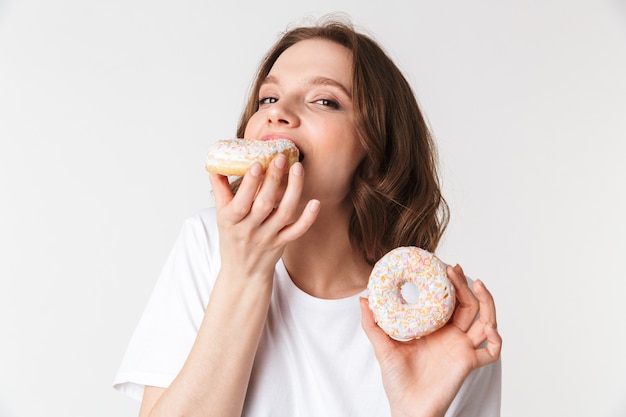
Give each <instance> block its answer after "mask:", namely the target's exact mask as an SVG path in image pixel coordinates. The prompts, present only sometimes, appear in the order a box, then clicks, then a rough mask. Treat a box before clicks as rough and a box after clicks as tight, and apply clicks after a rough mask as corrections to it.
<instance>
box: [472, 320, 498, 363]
mask: <svg viewBox="0 0 626 417" xmlns="http://www.w3.org/2000/svg"><path fill="white" fill-rule="evenodd" d="M484 335H485V338H486V340H487V345H486V346H485V347H483V348H481V349H478V350H476V367H477V368H479V367H481V366H485V365H489V364H490V363H493V362H495V361H497V360H498V359H499V358H500V353H501V351H502V337H500V334H499V333H498V331H497V330H496V328H495V327H491V326H485V327H484Z"/></svg>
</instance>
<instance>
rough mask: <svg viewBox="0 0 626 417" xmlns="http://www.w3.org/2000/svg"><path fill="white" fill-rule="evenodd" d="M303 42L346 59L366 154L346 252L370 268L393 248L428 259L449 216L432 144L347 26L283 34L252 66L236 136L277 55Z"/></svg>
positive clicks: (374, 55) (410, 106)
mask: <svg viewBox="0 0 626 417" xmlns="http://www.w3.org/2000/svg"><path fill="white" fill-rule="evenodd" d="M307 39H326V40H330V41H333V42H336V43H338V44H340V45H343V46H344V47H346V48H348V49H349V50H350V51H351V52H352V61H353V68H352V89H353V97H352V100H353V105H354V109H355V124H356V132H357V136H358V139H359V140H360V142H361V144H362V146H363V147H364V148H365V150H366V156H365V158H364V159H363V161H362V162H361V163H360V165H359V166H358V167H357V170H356V172H355V174H354V178H353V186H352V191H351V194H350V198H351V200H352V204H353V206H354V212H353V214H352V217H351V220H350V226H349V235H350V240H351V242H352V244H353V246H355V247H356V248H358V250H360V251H361V253H362V254H363V255H364V257H365V259H366V260H367V262H369V263H370V264H374V263H375V262H376V261H377V260H378V259H379V258H380V257H382V256H383V255H384V254H385V253H387V252H388V251H390V250H391V249H393V248H395V247H399V246H418V247H421V248H423V249H425V250H428V251H431V252H434V250H435V249H436V247H437V245H438V243H439V240H440V239H441V236H442V235H443V232H444V230H445V228H446V226H447V224H448V220H449V210H448V206H447V204H446V202H445V200H444V198H443V196H442V194H441V188H440V184H439V178H438V173H437V155H436V149H435V145H434V143H433V139H432V137H431V134H430V131H429V129H428V126H427V124H426V122H425V120H424V117H423V115H422V112H421V111H420V109H419V106H418V104H417V100H416V98H415V94H414V93H413V90H412V89H411V86H410V85H409V83H408V82H407V81H406V79H405V77H404V76H403V75H402V73H401V71H400V70H399V69H398V67H397V66H396V65H395V64H394V63H393V62H392V60H391V59H390V58H389V57H388V55H387V54H386V53H385V51H384V50H383V49H382V48H381V47H380V46H379V45H378V44H377V43H376V41H374V40H373V39H372V38H370V37H368V36H367V35H364V34H361V33H358V32H357V31H356V30H355V29H354V28H353V27H352V25H350V24H348V23H345V22H339V21H328V22H323V23H320V24H318V25H316V26H310V27H307V26H305V27H298V28H295V29H292V30H289V31H287V32H286V33H284V34H283V36H282V37H281V38H280V39H279V40H278V42H276V44H275V45H274V46H273V48H272V49H271V50H270V51H269V52H268V54H267V55H266V56H265V58H264V60H263V61H262V63H261V65H260V67H259V70H258V72H257V74H256V78H255V81H254V83H253V85H252V89H251V92H250V96H249V98H248V102H247V104H246V106H245V108H244V110H243V113H242V115H241V119H240V122H239V126H238V130H237V137H243V134H244V131H245V128H246V125H247V123H248V120H249V119H250V117H251V116H252V115H253V114H254V113H255V112H256V111H257V110H258V107H259V104H258V100H259V89H260V86H261V84H262V83H263V81H264V80H265V78H266V77H267V75H268V74H269V72H270V70H271V69H272V66H273V65H274V63H275V62H276V60H277V59H278V57H279V56H280V54H282V53H283V52H284V51H285V50H286V49H287V48H289V47H290V46H292V45H294V44H295V43H297V42H300V41H303V40H307Z"/></svg>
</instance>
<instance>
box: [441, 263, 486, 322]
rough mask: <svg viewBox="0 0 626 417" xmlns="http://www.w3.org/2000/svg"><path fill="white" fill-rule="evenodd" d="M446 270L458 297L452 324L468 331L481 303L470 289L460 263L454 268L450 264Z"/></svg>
mask: <svg viewBox="0 0 626 417" xmlns="http://www.w3.org/2000/svg"><path fill="white" fill-rule="evenodd" d="M446 272H447V274H448V277H449V278H450V281H452V284H453V285H454V289H455V290H456V298H457V300H458V304H457V306H456V308H455V310H454V315H453V316H452V324H454V325H455V326H456V327H458V328H459V329H460V330H462V331H464V332H466V331H467V330H468V329H469V328H470V326H471V325H472V323H473V322H474V320H475V319H476V314H477V313H478V308H479V303H478V300H477V299H476V296H475V295H474V293H472V290H470V288H469V285H468V284H467V278H465V274H464V273H463V269H462V268H461V266H460V265H456V266H455V267H454V268H453V267H451V266H448V267H447V268H446Z"/></svg>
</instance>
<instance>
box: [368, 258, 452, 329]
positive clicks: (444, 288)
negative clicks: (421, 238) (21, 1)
mask: <svg viewBox="0 0 626 417" xmlns="http://www.w3.org/2000/svg"><path fill="white" fill-rule="evenodd" d="M367 290H368V303H369V307H370V309H371V310H372V312H373V313H374V319H375V321H376V323H377V324H378V326H379V327H380V328H381V329H383V331H384V332H385V333H387V334H388V335H389V336H390V337H391V338H393V339H396V340H399V341H408V340H411V339H419V338H420V337H422V336H426V335H427V334H429V333H432V332H434V331H435V330H437V329H439V328H441V327H442V326H443V325H444V324H446V322H447V321H448V320H449V319H450V317H451V316H452V312H453V311H454V306H455V303H456V295H455V290H454V286H453V285H452V282H450V280H449V279H448V276H447V274H446V265H445V264H444V263H443V262H441V261H440V260H439V259H438V258H437V257H436V256H435V255H433V254H432V253H430V252H427V251H425V250H423V249H421V248H418V247H414V246H405V247H399V248H396V249H393V250H392V251H390V252H388V253H387V254H385V255H384V256H383V257H382V258H380V259H379V260H378V261H377V262H376V264H375V265H374V269H373V270H372V273H371V274H370V277H369V281H368V284H367Z"/></svg>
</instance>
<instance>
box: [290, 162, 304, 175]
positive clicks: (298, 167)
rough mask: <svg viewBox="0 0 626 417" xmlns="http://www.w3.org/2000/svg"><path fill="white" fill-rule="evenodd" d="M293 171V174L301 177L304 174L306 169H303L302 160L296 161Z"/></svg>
mask: <svg viewBox="0 0 626 417" xmlns="http://www.w3.org/2000/svg"><path fill="white" fill-rule="evenodd" d="M291 172H292V173H293V175H297V176H298V177H301V176H302V174H304V170H303V169H302V164H301V163H300V162H296V163H295V164H293V166H292V167H291Z"/></svg>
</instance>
